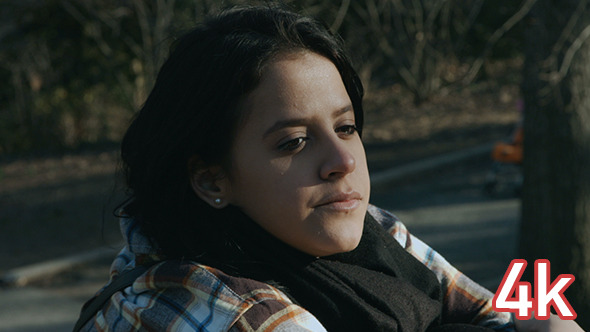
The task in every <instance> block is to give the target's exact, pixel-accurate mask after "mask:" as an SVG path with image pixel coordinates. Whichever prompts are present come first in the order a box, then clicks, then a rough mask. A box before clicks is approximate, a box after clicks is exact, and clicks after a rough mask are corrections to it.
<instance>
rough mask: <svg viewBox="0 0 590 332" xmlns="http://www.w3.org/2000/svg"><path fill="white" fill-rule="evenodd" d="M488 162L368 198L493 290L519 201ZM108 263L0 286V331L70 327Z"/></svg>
mask: <svg viewBox="0 0 590 332" xmlns="http://www.w3.org/2000/svg"><path fill="white" fill-rule="evenodd" d="M488 168H489V163H488V162H484V161H475V162H470V163H469V164H468V165H458V166H456V167H453V168H451V169H445V170H441V171H438V172H432V173H431V174H429V175H428V176H422V177H421V178H419V179H411V180H408V181H406V183H398V184H394V185H391V186H389V187H388V188H387V190H379V191H377V192H374V193H373V195H372V203H374V204H376V205H378V206H381V207H384V208H386V209H389V210H391V211H394V212H395V213H396V214H397V215H398V216H399V217H400V218H402V220H404V222H405V223H406V224H407V226H408V227H409V229H410V231H412V233H414V234H416V235H417V236H418V237H420V238H421V239H423V240H424V241H426V242H427V243H429V244H430V245H431V246H433V247H434V248H435V249H436V250H437V251H439V252H441V253H442V254H443V255H444V256H445V257H446V258H447V259H448V260H449V261H450V262H451V263H453V264H454V265H456V266H457V267H458V268H459V269H460V270H462V271H463V272H465V273H466V274H467V275H469V276H471V277H472V278H473V279H475V280H476V281H478V282H480V283H482V284H483V285H484V286H486V287H488V288H490V289H492V290H495V289H496V287H497V285H498V283H499V280H500V279H501V277H502V275H503V273H504V272H505V269H506V268H507V267H508V264H509V262H510V260H511V259H512V258H515V257H514V252H515V242H516V234H517V233H516V231H517V220H518V208H519V203H518V201H517V200H516V199H515V198H514V197H511V196H510V195H504V196H502V195H498V196H497V197H489V196H486V195H484V194H483V192H482V187H483V182H484V177H485V173H486V172H487V170H488ZM107 273H108V262H107V261H103V262H98V263H95V264H92V265H91V266H85V267H82V268H79V269H77V270H76V271H75V272H74V273H71V274H68V275H65V276H63V277H61V278H58V279H57V280H52V282H51V283H49V285H46V286H43V285H41V286H39V285H38V286H27V287H23V288H8V289H0V331H3V332H6V331H20V332H28V331H48V332H52V331H68V330H70V329H71V327H72V326H73V324H74V321H75V320H76V318H77V315H78V312H79V310H80V307H81V305H82V303H84V301H85V299H87V298H88V297H89V296H91V294H92V293H93V292H94V291H95V290H96V289H98V287H100V285H101V284H102V283H103V281H104V280H105V279H106V276H107Z"/></svg>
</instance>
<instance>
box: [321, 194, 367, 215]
mask: <svg viewBox="0 0 590 332" xmlns="http://www.w3.org/2000/svg"><path fill="white" fill-rule="evenodd" d="M360 204H361V196H360V194H359V193H357V192H352V193H338V194H335V195H330V196H328V197H327V198H325V199H323V200H322V201H321V202H320V203H319V204H318V205H317V206H316V207H318V208H325V209H330V210H334V211H351V210H354V209H356V208H358V207H359V206H360Z"/></svg>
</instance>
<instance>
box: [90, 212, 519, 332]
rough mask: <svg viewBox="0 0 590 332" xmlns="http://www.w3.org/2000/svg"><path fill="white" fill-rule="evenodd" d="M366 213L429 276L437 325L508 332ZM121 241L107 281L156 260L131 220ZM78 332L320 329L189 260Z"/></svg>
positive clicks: (487, 296)
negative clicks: (438, 295) (436, 298)
mask: <svg viewBox="0 0 590 332" xmlns="http://www.w3.org/2000/svg"><path fill="white" fill-rule="evenodd" d="M368 212H369V213H370V214H371V215H372V216H373V217H374V218H375V219H376V220H377V221H378V222H379V223H380V224H381V225H382V226H383V227H384V228H385V229H386V230H387V231H388V232H389V233H390V234H391V235H392V236H393V237H394V238H395V239H396V240H397V241H398V242H399V243H400V244H401V245H402V247H404V248H405V249H406V250H407V251H408V252H409V253H411V254H412V255H413V256H414V257H416V259H418V260H419V261H421V262H422V263H423V264H424V265H426V266H427V267H428V268H429V269H430V270H432V271H433V272H434V273H435V274H436V276H437V278H438V280H439V281H440V283H441V285H442V290H443V294H444V305H443V320H444V321H447V322H471V323H473V324H476V325H481V326H487V327H491V328H493V329H494V330H497V331H506V332H509V331H515V329H514V325H513V323H512V321H511V319H510V315H508V314H505V313H497V312H495V311H493V310H492V305H491V299H492V297H493V294H492V293H490V292H489V291H488V290H486V289H484V288H483V287H481V286H480V285H478V284H476V283H475V282H473V281H472V280H470V279H469V278H467V277H466V276H464V275H463V274H461V273H460V272H459V271H458V270H457V269H455V268H454V267H453V266H452V265H450V264H449V263H448V262H447V261H446V260H445V259H444V258H443V257H442V256H441V255H440V254H438V253H437V252H435V251H434V250H432V249H431V248H430V247H429V246H427V245H426V244H425V243H424V242H422V241H420V240H419V239H417V238H416V237H414V236H412V235H411V234H410V233H409V232H408V231H407V229H406V227H405V226H404V225H403V224H402V223H401V222H400V221H399V220H398V219H397V218H396V217H395V216H394V215H393V214H391V213H389V212H387V211H384V210H382V209H379V208H377V207H375V206H372V205H370V206H369V209H368ZM121 230H122V232H123V235H124V237H125V238H126V241H127V246H125V247H124V248H123V249H122V250H121V252H120V253H119V255H118V256H117V257H116V258H115V260H114V262H113V264H112V267H111V280H112V278H114V277H116V276H117V275H118V274H119V273H120V272H122V271H124V270H126V269H130V268H133V267H134V266H135V264H136V262H138V263H141V261H142V260H144V259H156V260H160V259H161V257H159V256H158V254H157V250H156V248H154V247H153V246H152V245H151V244H150V242H149V241H148V240H147V238H146V237H144V236H143V235H142V233H141V231H140V229H139V227H138V225H137V223H136V222H135V221H134V220H133V219H131V218H122V219H121ZM83 330H84V331H130V330H145V331H325V328H324V327H323V326H322V324H321V323H320V322H319V321H318V320H317V319H316V318H315V317H314V316H313V315H312V314H311V313H310V312H308V311H307V310H305V309H304V308H302V307H300V306H298V305H296V304H294V303H292V302H291V301H290V300H289V298H288V297H287V296H286V295H285V294H283V293H282V292H281V291H279V290H278V289H276V288H274V287H272V286H270V285H268V284H265V283H262V282H259V281H255V280H251V279H246V278H236V277H232V276H229V275H227V274H225V273H223V272H222V271H219V270H217V269H214V268H211V267H208V266H205V265H201V264H198V263H197V262H193V261H166V260H163V261H161V262H159V263H157V264H155V265H154V266H152V267H151V268H150V269H149V270H148V271H146V272H145V273H144V274H143V275H141V276H140V277H139V278H138V279H137V280H136V281H135V282H134V283H133V284H132V285H131V286H130V287H127V288H126V289H124V290H123V291H120V292H117V293H115V294H114V295H113V296H112V297H111V298H110V300H109V301H108V302H107V303H106V304H105V306H104V307H103V308H102V310H100V311H99V312H98V313H97V314H96V316H95V317H94V318H93V319H92V320H90V321H89V322H88V323H87V324H86V325H85V326H84V328H83Z"/></svg>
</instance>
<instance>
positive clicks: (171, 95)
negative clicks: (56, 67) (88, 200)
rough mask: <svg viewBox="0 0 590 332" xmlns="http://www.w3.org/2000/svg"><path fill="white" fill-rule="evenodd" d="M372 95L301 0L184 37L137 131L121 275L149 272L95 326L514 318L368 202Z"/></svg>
mask: <svg viewBox="0 0 590 332" xmlns="http://www.w3.org/2000/svg"><path fill="white" fill-rule="evenodd" d="M362 95H363V89H362V85H361V82H360V81H359V79H358V77H357V75H356V73H355V71H354V70H353V68H352V66H351V64H350V61H349V59H348V58H347V56H346V54H345V53H344V51H343V47H342V45H341V42H340V41H339V40H338V39H337V38H336V37H334V36H333V35H331V34H330V33H329V32H328V31H327V30H326V29H325V28H324V27H323V26H322V25H321V24H318V23H317V22H316V21H314V20H312V19H309V18H307V17H303V16H300V15H298V14H295V13H292V12H289V11H285V10H282V9H279V8H274V7H247V8H236V9H231V10H228V11H225V12H223V13H221V14H219V15H218V16H215V17H212V18H210V19H209V20H207V21H206V22H205V23H203V24H202V25H200V26H198V27H197V28H195V29H194V30H192V31H191V32H189V33H188V34H186V35H185V36H184V37H183V38H182V39H180V40H179V41H178V43H177V44H176V46H175V47H174V49H173V51H172V53H171V55H170V57H169V59H168V61H167V62H166V63H165V64H164V66H163V67H162V69H161V72H160V74H159V76H158V79H157V82H156V84H155V87H154V89H153V91H152V92H151V94H150V96H149V98H148V99H147V101H146V103H145V105H144V107H143V108H142V109H141V111H140V112H139V114H138V115H137V117H136V118H135V120H134V121H133V123H132V124H131V126H130V127H129V130H128V131H127V133H126V135H125V137H124V140H123V143H122V152H121V155H122V160H123V166H124V170H125V174H126V179H127V185H128V187H129V193H130V200H129V201H128V203H127V204H125V205H124V206H123V208H122V210H121V212H120V213H121V228H122V232H123V234H124V236H125V238H126V240H127V243H128V244H127V246H126V247H125V248H124V249H123V250H122V252H121V253H120V254H119V256H118V257H117V258H116V259H115V261H114V263H113V266H112V272H111V277H112V280H114V281H117V280H118V279H119V278H120V277H121V276H122V273H124V272H123V271H127V270H131V269H133V268H135V267H137V266H144V270H142V271H141V273H140V275H139V276H137V277H134V278H133V280H132V282H130V286H128V287H127V286H126V285H124V286H123V287H122V289H120V290H118V291H116V292H114V293H113V294H112V295H107V301H106V303H105V304H104V305H101V306H100V309H99V310H98V312H97V313H96V314H95V315H93V316H92V318H91V319H90V320H89V321H88V322H87V323H86V324H85V325H84V327H83V330H89V331H94V330H98V331H106V330H109V331H129V330H149V331H195V330H198V331H228V330H231V331H271V330H272V331H324V330H330V331H493V330H495V331H512V330H514V326H513V323H512V322H511V319H510V317H509V315H506V314H502V313H496V312H494V311H493V310H492V309H491V297H492V294H490V293H489V292H488V291H487V290H485V289H483V288H482V287H480V286H479V285H477V284H475V283H474V282H472V281H471V280H469V279H468V278H466V277H465V276H463V275H462V274H461V273H459V272H458V271H457V270H456V269H454V268H453V267H452V266H451V265H449V264H448V263H447V262H446V261H445V260H444V259H443V258H442V257H441V256H440V255H438V254H437V253H435V252H434V251H432V250H431V249H430V248H429V247H428V246H426V245H425V244H424V243H422V242H421V241H419V240H418V239H416V238H415V237H413V236H411V235H409V233H408V232H407V231H406V229H405V228H404V226H403V224H401V223H400V222H399V221H398V220H397V219H396V218H395V217H394V216H393V215H391V214H389V213H388V212H386V211H383V210H381V209H379V208H377V207H374V206H372V205H370V204H369V197H370V186H369V174H368V171H367V163H366V159H365V152H364V149H363V144H362V141H361V133H362V125H363V108H362ZM114 281H113V282H114Z"/></svg>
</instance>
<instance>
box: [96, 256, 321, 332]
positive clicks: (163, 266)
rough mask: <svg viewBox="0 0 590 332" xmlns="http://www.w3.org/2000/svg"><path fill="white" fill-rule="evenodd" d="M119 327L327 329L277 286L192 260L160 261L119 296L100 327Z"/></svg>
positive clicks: (106, 309)
mask: <svg viewBox="0 0 590 332" xmlns="http://www.w3.org/2000/svg"><path fill="white" fill-rule="evenodd" d="M113 324H117V326H116V327H117V328H124V327H125V326H129V327H134V326H135V327H137V326H141V327H144V328H146V329H148V330H150V329H154V330H169V329H172V330H183V329H187V330H203V329H205V330H213V331H228V330H230V329H232V330H238V331H240V330H249V329H250V328H254V329H256V330H257V329H259V328H260V327H264V326H269V327H270V326H274V327H273V329H274V328H276V327H277V326H278V325H280V326H281V327H289V328H293V329H294V330H297V329H295V327H297V328H302V329H310V330H315V329H317V327H318V326H319V327H320V328H321V325H320V324H319V322H318V321H317V319H315V317H313V316H312V315H311V314H310V313H309V312H307V311H306V310H304V309H303V308H301V307H299V306H298V305H296V304H294V303H293V302H292V301H291V300H290V299H289V298H288V297H287V296H286V295H285V294H284V293H283V292H281V291H280V290H278V289H277V288H275V287H273V286H271V285H269V284H266V283H264V282H260V281H256V280H252V279H248V278H240V277H234V276H231V275H228V274H226V273H224V272H223V271H221V270H218V269H215V268H212V267H210V266H206V265H203V264H199V263H197V262H194V261H189V260H166V261H162V262H159V263H156V264H154V265H152V266H151V267H150V268H149V269H148V270H147V271H146V272H145V273H144V274H142V275H141V276H140V277H139V278H137V279H136V280H135V282H134V283H133V284H132V285H131V287H128V288H127V289H125V290H123V291H121V292H118V293H116V294H115V295H113V296H112V297H111V300H110V301H109V303H107V305H106V306H105V307H104V308H103V310H102V311H101V312H100V313H99V314H98V315H97V316H96V318H95V321H94V327H95V328H96V329H97V330H101V329H104V328H114V327H115V326H113ZM261 330H262V331H265V330H266V329H261ZM320 331H321V329H320Z"/></svg>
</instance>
